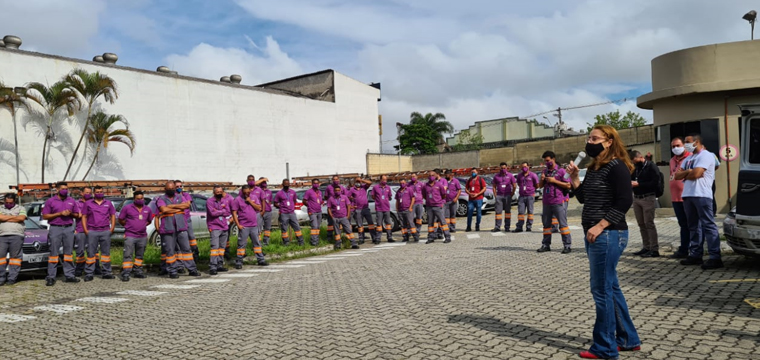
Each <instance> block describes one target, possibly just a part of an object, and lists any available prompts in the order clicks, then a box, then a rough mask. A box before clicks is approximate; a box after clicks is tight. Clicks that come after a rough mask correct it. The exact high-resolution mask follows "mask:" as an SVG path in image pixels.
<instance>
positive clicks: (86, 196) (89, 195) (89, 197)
mask: <svg viewBox="0 0 760 360" xmlns="http://www.w3.org/2000/svg"><path fill="white" fill-rule="evenodd" d="M84 199H85V200H90V199H92V194H84Z"/></svg>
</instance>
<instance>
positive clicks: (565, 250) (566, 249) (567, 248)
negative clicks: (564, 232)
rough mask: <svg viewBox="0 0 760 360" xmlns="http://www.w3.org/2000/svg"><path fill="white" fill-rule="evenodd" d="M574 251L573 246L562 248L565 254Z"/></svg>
mask: <svg viewBox="0 0 760 360" xmlns="http://www.w3.org/2000/svg"><path fill="white" fill-rule="evenodd" d="M572 251H573V249H571V248H569V247H566V248H564V249H562V253H563V254H569V253H570V252H572Z"/></svg>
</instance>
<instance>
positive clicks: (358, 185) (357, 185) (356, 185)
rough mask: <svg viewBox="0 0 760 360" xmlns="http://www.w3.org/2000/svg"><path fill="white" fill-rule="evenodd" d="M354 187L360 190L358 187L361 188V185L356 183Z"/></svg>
mask: <svg viewBox="0 0 760 360" xmlns="http://www.w3.org/2000/svg"><path fill="white" fill-rule="evenodd" d="M354 187H357V188H360V187H362V184H359V183H356V184H354Z"/></svg>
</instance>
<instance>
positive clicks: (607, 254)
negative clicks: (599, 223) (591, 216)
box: [584, 230, 641, 359]
mask: <svg viewBox="0 0 760 360" xmlns="http://www.w3.org/2000/svg"><path fill="white" fill-rule="evenodd" d="M584 240H585V239H584ZM585 243H586V254H587V255H588V262H589V267H590V277H591V295H592V296H593V298H594V303H595V304H596V322H595V323H594V332H593V334H594V343H593V345H591V348H590V349H589V351H590V352H591V353H592V354H594V355H597V356H600V357H603V358H613V359H617V356H618V350H617V347H618V346H620V347H621V348H624V349H630V348H634V347H636V346H639V345H641V340H640V339H639V334H638V332H636V327H635V326H634V325H633V320H631V315H630V314H628V305H627V304H626V302H625V297H624V296H623V292H622V291H621V290H620V283H619V282H618V277H617V264H618V260H619V259H620V254H622V253H623V251H624V250H625V248H626V246H628V230H624V231H619V230H605V231H603V232H602V233H601V234H599V236H598V237H597V238H596V241H595V242H594V243H589V242H588V240H586V241H585Z"/></svg>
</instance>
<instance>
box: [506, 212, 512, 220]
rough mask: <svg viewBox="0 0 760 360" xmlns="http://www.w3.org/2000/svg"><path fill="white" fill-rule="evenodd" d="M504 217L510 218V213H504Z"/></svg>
mask: <svg viewBox="0 0 760 360" xmlns="http://www.w3.org/2000/svg"><path fill="white" fill-rule="evenodd" d="M504 217H505V218H507V219H511V218H512V213H506V214H504Z"/></svg>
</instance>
